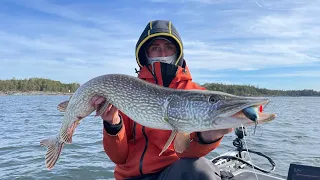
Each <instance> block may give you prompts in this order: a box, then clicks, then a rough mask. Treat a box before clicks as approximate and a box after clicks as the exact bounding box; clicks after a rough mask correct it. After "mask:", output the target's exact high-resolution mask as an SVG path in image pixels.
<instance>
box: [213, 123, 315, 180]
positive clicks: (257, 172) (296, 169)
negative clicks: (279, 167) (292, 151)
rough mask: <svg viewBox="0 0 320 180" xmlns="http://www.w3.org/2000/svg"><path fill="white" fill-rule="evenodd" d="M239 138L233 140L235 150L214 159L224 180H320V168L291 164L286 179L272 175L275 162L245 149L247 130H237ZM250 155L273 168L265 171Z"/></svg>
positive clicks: (242, 128) (263, 155)
mask: <svg viewBox="0 0 320 180" xmlns="http://www.w3.org/2000/svg"><path fill="white" fill-rule="evenodd" d="M235 134H236V135H237V138H235V139H234V140H233V145H234V146H235V147H236V148H235V150H232V151H229V152H226V153H223V154H221V155H219V156H217V157H215V158H213V159H211V162H212V163H214V164H215V165H216V166H217V167H218V168H219V170H220V174H221V179H222V180H320V167H315V166H308V165H303V164H297V163H291V164H290V166H289V170H288V175H287V176H286V177H283V176H280V175H277V174H274V173H272V172H273V171H274V170H275V167H276V164H275V162H274V161H273V160H272V159H271V158H270V157H268V156H267V155H265V154H263V153H261V152H257V151H253V150H250V149H245V148H244V147H243V138H244V136H246V133H245V128H244V127H241V128H236V129H235ZM250 154H255V155H259V156H262V157H264V158H266V159H267V160H268V161H269V163H270V165H271V168H270V170H265V169H263V168H260V167H258V166H256V165H254V164H253V163H252V162H251V158H250Z"/></svg>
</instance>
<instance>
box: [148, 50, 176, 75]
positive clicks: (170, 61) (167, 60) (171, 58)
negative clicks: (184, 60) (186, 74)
mask: <svg viewBox="0 0 320 180" xmlns="http://www.w3.org/2000/svg"><path fill="white" fill-rule="evenodd" d="M147 58H148V63H149V64H151V66H152V72H153V73H154V66H153V63H155V62H162V63H167V64H175V62H176V60H177V54H174V55H172V56H166V57H153V58H149V57H147Z"/></svg>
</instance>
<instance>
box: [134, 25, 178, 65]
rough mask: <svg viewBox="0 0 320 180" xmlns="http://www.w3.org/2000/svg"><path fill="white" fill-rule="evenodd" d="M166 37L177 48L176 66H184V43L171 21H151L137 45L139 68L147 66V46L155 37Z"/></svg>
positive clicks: (136, 52)
mask: <svg viewBox="0 0 320 180" xmlns="http://www.w3.org/2000/svg"><path fill="white" fill-rule="evenodd" d="M159 36H162V37H165V38H167V39H169V40H170V41H171V42H174V44H175V45H176V47H177V53H178V58H177V60H176V63H175V65H177V66H182V64H183V43H182V41H181V38H180V35H179V33H178V31H177V30H176V28H175V27H174V25H173V24H172V23H171V21H165V20H156V21H150V22H149V23H148V24H147V25H146V27H145V29H144V31H143V32H142V34H141V35H140V38H139V40H138V42H137V44H136V51H135V54H136V61H137V63H138V65H139V67H140V68H141V67H143V66H145V65H147V61H146V59H147V58H146V55H145V46H146V44H148V43H149V41H150V40H151V39H152V38H154V37H159Z"/></svg>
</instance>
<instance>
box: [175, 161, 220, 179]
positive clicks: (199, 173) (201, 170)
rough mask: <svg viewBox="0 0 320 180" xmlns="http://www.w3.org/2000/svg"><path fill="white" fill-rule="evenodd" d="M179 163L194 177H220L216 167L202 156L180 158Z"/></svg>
mask: <svg viewBox="0 0 320 180" xmlns="http://www.w3.org/2000/svg"><path fill="white" fill-rule="evenodd" d="M180 163H182V164H183V167H184V168H185V170H186V172H188V174H189V175H191V177H194V178H195V179H210V180H219V179H221V178H220V171H219V169H218V167H217V166H216V165H214V164H213V163H212V162H211V161H209V160H208V159H206V158H204V157H201V158H192V159H181V160H180Z"/></svg>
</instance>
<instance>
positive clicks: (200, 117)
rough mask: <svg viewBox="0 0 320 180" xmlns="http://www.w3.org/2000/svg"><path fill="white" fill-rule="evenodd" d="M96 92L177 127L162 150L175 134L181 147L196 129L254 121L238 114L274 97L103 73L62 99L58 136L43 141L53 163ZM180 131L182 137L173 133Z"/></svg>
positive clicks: (148, 122)
mask: <svg viewBox="0 0 320 180" xmlns="http://www.w3.org/2000/svg"><path fill="white" fill-rule="evenodd" d="M96 95H98V96H103V97H105V98H106V102H105V103H106V104H112V105H114V106H115V107H117V108H118V109H119V110H120V111H122V112H123V113H124V114H126V115H127V116H128V117H130V118H131V119H132V120H133V121H135V122H137V123H139V124H141V125H143V126H146V127H149V128H154V129H163V130H173V131H172V133H171V135H170V137H169V139H168V141H167V143H166V145H165V146H164V147H163V149H162V151H161V152H160V154H159V155H161V153H163V152H164V151H165V150H166V149H167V148H168V147H169V145H170V143H171V142H172V141H173V140H174V141H175V150H177V152H182V151H183V150H185V149H186V148H187V146H188V142H189V141H190V139H189V137H190V136H189V135H190V133H192V132H203V131H207V130H214V129H224V128H234V127H239V126H240V125H242V124H244V125H251V124H254V123H253V122H252V121H251V120H249V119H247V118H243V117H237V116H234V117H233V115H234V114H237V113H239V112H240V111H242V110H243V109H244V108H247V107H251V106H257V105H264V104H267V103H268V102H269V100H268V98H264V97H256V98H254V97H243V96H234V95H231V94H228V93H223V92H219V91H203V90H183V89H172V88H167V87H163V86H159V85H156V84H153V83H150V82H147V81H144V80H141V79H139V78H137V77H133V76H129V75H123V74H108V75H103V76H98V77H95V78H93V79H91V80H89V81H87V82H86V83H84V84H83V85H81V86H80V87H79V88H78V89H77V90H76V92H75V93H74V94H73V96H72V97H71V98H70V100H69V102H68V103H67V104H65V103H63V104H61V105H62V106H61V107H60V109H59V110H62V111H64V112H65V114H64V117H63V122H62V126H61V129H60V133H59V134H58V136H57V137H55V138H54V139H52V138H49V139H44V140H42V141H41V142H40V144H41V145H44V146H47V147H48V151H47V153H46V157H45V158H46V167H47V168H48V169H51V168H53V166H54V165H55V163H56V161H57V159H58V158H59V156H60V153H61V150H62V147H63V145H64V144H69V143H71V142H72V135H73V132H74V130H75V128H76V127H77V125H78V124H79V122H80V121H81V120H82V119H83V118H85V117H87V116H88V115H90V114H91V113H92V112H93V111H94V110H95V108H94V107H93V106H91V105H90V100H91V99H92V97H94V96H96ZM103 108H106V106H103ZM64 109H65V110H64ZM102 110H104V109H102ZM259 118H260V119H259V120H258V121H259V122H269V121H271V120H273V119H274V118H275V114H261V113H260V114H259ZM176 135H177V138H174V137H175V136H176ZM179 141H181V142H184V143H179ZM176 147H177V149H176Z"/></svg>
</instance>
